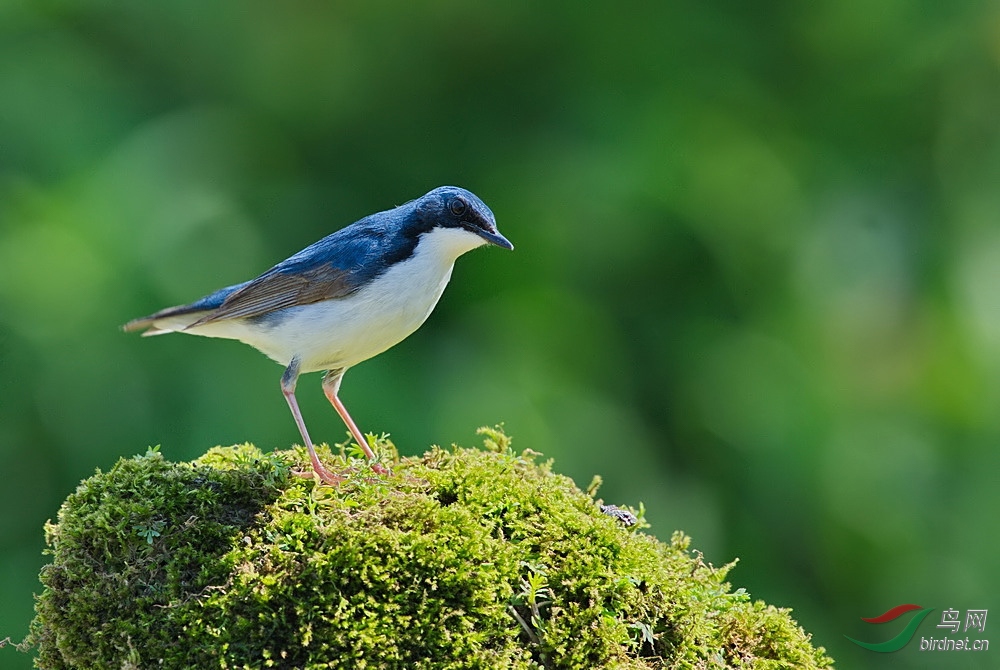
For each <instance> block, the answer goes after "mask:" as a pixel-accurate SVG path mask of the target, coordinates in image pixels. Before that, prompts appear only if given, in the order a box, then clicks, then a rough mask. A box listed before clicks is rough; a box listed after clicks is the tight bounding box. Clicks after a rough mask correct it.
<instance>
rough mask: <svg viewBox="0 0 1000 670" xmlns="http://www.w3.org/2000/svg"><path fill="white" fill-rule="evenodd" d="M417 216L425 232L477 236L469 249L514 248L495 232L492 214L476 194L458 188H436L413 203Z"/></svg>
mask: <svg viewBox="0 0 1000 670" xmlns="http://www.w3.org/2000/svg"><path fill="white" fill-rule="evenodd" d="M415 204H416V206H417V215H418V217H419V219H420V220H421V222H422V224H423V226H425V227H426V230H428V231H430V230H433V229H434V228H446V229H454V230H456V231H465V232H467V233H471V234H472V235H475V236H476V237H478V238H479V239H478V240H475V241H474V242H475V243H474V244H471V245H470V248H474V247H476V246H480V245H482V244H493V245H496V246H498V247H502V248H504V249H513V248H514V245H513V244H511V243H510V242H509V241H508V240H507V238H506V237H504V236H503V235H501V234H500V231H499V230H497V222H496V219H495V218H494V217H493V212H491V211H490V208H489V207H487V206H486V203H484V202H483V201H482V200H480V199H479V198H478V197H476V195H475V194H474V193H472V192H470V191H467V190H465V189H464V188H459V187H458V186H439V187H438V188H436V189H434V190H433V191H430V192H429V193H427V194H426V195H424V196H421V197H420V198H418V199H417V200H416V202H415Z"/></svg>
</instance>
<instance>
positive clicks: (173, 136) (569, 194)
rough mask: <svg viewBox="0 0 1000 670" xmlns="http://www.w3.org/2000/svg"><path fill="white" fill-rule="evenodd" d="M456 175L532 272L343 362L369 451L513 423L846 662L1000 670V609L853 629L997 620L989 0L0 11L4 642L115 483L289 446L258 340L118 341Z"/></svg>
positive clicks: (999, 467)
mask: <svg viewBox="0 0 1000 670" xmlns="http://www.w3.org/2000/svg"><path fill="white" fill-rule="evenodd" d="M441 184H457V185H461V186H464V187H467V188H469V189H471V190H473V191H474V192H476V193H477V194H478V195H479V196H481V197H482V198H483V199H484V200H485V201H486V202H487V203H488V204H489V205H490V206H491V207H492V209H493V210H494V212H495V213H496V216H497V220H498V222H499V225H500V229H501V231H503V232H504V233H505V234H506V235H507V236H508V237H509V238H510V239H511V240H512V241H513V242H514V244H515V245H516V250H515V251H514V252H513V253H506V252H501V251H499V250H496V249H491V250H488V251H478V252H476V253H473V254H470V255H468V256H466V257H463V258H462V259H460V260H459V262H458V264H457V266H456V270H455V275H454V278H453V282H452V285H451V286H450V287H449V289H448V290H447V291H446V293H445V296H444V298H443V300H442V302H441V304H440V306H439V307H438V309H437V311H436V312H435V313H434V315H433V316H432V317H431V319H430V320H429V321H428V323H427V324H426V325H425V326H424V327H423V328H422V329H421V330H420V331H418V332H417V333H416V334H415V335H413V336H412V337H411V338H409V339H408V340H407V341H406V342H404V343H403V344H401V345H399V346H398V347H396V348H395V349H393V350H391V351H390V352H388V353H386V354H384V355H382V356H380V357H378V358H377V359H374V360H372V361H369V362H367V363H364V364H362V365H360V366H358V367H357V368H355V369H352V370H351V371H350V372H349V373H348V374H347V376H346V378H345V383H344V387H343V394H342V397H343V398H344V399H345V402H346V403H347V405H348V407H350V408H351V411H352V413H353V415H354V417H355V419H356V420H357V421H358V423H359V424H360V425H361V427H362V429H363V430H365V431H372V432H383V431H384V432H389V433H391V434H392V436H393V438H394V439H395V441H396V442H397V444H398V445H399V447H400V449H401V450H402V451H403V453H406V454H414V453H419V452H421V451H422V450H423V449H424V448H425V447H426V446H427V445H428V444H430V443H440V444H450V443H452V442H458V443H461V444H464V445H474V444H477V443H478V442H479V440H478V438H476V437H475V435H474V429H475V428H476V427H477V426H479V425H483V424H493V423H496V422H500V421H503V422H505V424H506V428H507V430H508V432H510V433H511V434H512V435H513V436H514V438H515V447H518V448H525V447H530V448H532V449H536V450H538V451H541V452H544V453H545V454H546V455H549V456H552V457H554V458H555V459H556V469H557V470H558V471H561V472H564V473H566V474H569V475H571V476H573V477H574V478H575V479H576V481H577V482H578V483H579V484H580V485H582V486H586V485H587V484H588V483H589V481H590V479H591V476H592V475H593V474H594V473H600V474H602V475H603V476H604V481H605V484H604V487H603V488H602V490H601V493H602V495H603V497H604V498H605V499H606V500H608V501H609V502H614V503H619V504H622V503H631V504H637V503H638V502H639V501H643V502H644V503H645V504H646V507H647V510H648V518H649V520H650V521H651V522H652V524H653V527H652V529H651V532H653V533H655V534H657V535H658V536H659V537H661V538H667V537H668V536H669V534H670V532H671V531H672V530H674V529H675V528H680V529H683V530H685V531H686V532H688V533H689V534H691V535H692V536H693V537H694V543H695V546H697V547H698V548H700V549H701V550H703V551H704V553H705V555H706V557H707V559H708V560H710V561H711V562H713V563H715V564H723V563H726V562H728V561H730V560H732V559H733V558H734V557H739V558H740V563H739V565H738V567H737V568H736V569H735V571H734V572H733V573H732V574H731V578H732V581H733V582H734V583H735V584H736V585H737V586H743V587H746V588H747V589H748V590H749V591H750V592H751V593H752V594H753V596H754V597H757V598H762V599H764V600H767V601H768V602H770V603H773V604H776V605H781V606H787V607H792V608H794V610H795V615H796V617H797V618H798V619H799V621H800V622H801V623H802V625H803V626H804V627H805V628H806V629H807V630H809V631H811V632H813V633H814V635H815V638H814V639H815V642H816V643H817V644H820V645H824V646H826V647H827V649H828V650H829V651H830V652H831V653H832V654H833V655H834V657H835V658H837V659H838V663H839V667H843V668H883V667H890V666H891V667H913V668H918V667H919V668H924V667H928V668H929V667H936V668H942V667H944V668H950V667H984V668H985V667H997V665H998V664H1000V661H998V660H997V659H1000V634H996V633H995V632H994V631H996V630H1000V628H998V626H1000V619H998V622H993V623H991V622H990V621H988V622H987V628H986V631H985V635H984V637H986V638H990V637H991V634H992V636H993V638H994V639H993V640H992V641H994V642H995V644H996V647H997V649H996V650H991V651H990V652H985V653H980V654H978V655H976V654H966V655H962V654H955V653H951V654H943V653H940V652H939V653H937V654H929V653H921V652H919V651H918V650H917V649H916V646H917V644H916V643H913V644H911V646H910V647H907V648H906V649H904V650H902V651H900V652H898V653H896V654H890V655H879V654H875V653H872V652H868V651H865V650H862V649H860V648H858V647H855V646H853V645H852V644H850V643H849V642H847V641H846V640H845V639H844V637H843V635H844V634H845V633H846V634H849V635H852V636H854V637H858V638H861V639H865V640H871V641H876V642H877V641H882V640H885V639H888V638H889V637H891V636H892V635H894V634H895V632H896V631H897V630H899V628H901V626H899V625H898V622H897V624H896V625H895V626H896V627H895V628H893V630H883V629H882V628H879V627H877V626H868V625H866V624H863V623H862V622H861V621H860V619H859V617H862V616H865V617H872V616H876V615H877V614H881V613H882V612H884V611H885V610H887V609H889V608H890V607H891V606H894V605H898V604H900V603H910V602H912V603H917V604H920V605H923V606H925V607H935V608H938V609H946V608H948V607H951V608H955V609H959V610H961V611H962V612H963V615H964V611H965V610H967V609H983V608H989V607H991V606H993V607H994V608H1000V602H998V598H997V594H998V593H1000V577H998V573H997V570H996V565H997V556H998V553H1000V533H998V528H997V524H998V521H997V519H998V516H1000V514H998V513H1000V450H998V448H997V447H998V439H1000V220H998V219H1000V5H998V4H997V3H996V2H972V1H964V0H958V1H956V2H950V3H944V2H942V3H929V2H921V3H915V2H902V1H900V0H886V1H881V2H861V1H859V0H822V1H820V2H816V3H783V2H762V3H731V2H720V1H719V0H707V1H706V0H700V1H697V2H695V1H693V0H684V1H680V2H673V3H658V4H649V5H646V6H642V7H638V6H632V7H625V6H623V5H621V4H619V3H615V4H611V3H606V4H604V3H595V4H591V5H585V4H583V3H578V2H554V3H492V4H487V3H482V4H480V3H464V2H431V3H409V2H389V1H376V2H366V3H363V2H349V3H321V2H306V1H294V2H283V3H273V2H246V1H245V2H218V3H202V2H172V3H153V2H147V3H118V2H111V1H106V2H90V3H80V2H72V1H70V0H62V1H61V0H51V1H48V2H30V1H18V0H13V1H8V2H4V3H2V4H0V462H2V463H3V466H4V470H5V474H4V475H3V478H2V484H0V509H2V510H4V513H3V515H2V517H0V638H2V637H4V636H7V635H10V636H11V637H12V638H14V639H15V640H18V639H21V637H23V635H24V634H25V633H26V632H27V627H28V622H29V621H30V619H31V616H32V607H33V602H32V593H33V592H37V591H38V590H39V584H38V582H37V573H38V570H39V568H40V567H41V566H42V564H43V562H44V559H43V557H42V555H41V550H42V548H43V534H42V525H43V523H44V522H45V520H46V519H48V518H51V517H53V516H54V514H55V512H56V510H57V509H58V505H59V503H60V502H61V501H62V499H63V498H64V497H65V496H66V495H67V494H68V493H70V492H71V491H72V490H73V489H74V487H75V485H76V483H77V482H78V481H79V480H80V479H81V478H84V477H87V476H89V475H90V474H92V473H93V472H94V469H95V468H101V469H107V468H109V467H110V466H111V465H112V464H113V463H114V462H115V461H116V460H117V459H118V458H120V457H123V456H125V457H127V456H131V455H133V454H136V453H141V452H144V451H145V449H146V447H147V445H155V444H159V445H162V447H161V449H162V452H163V453H164V455H165V456H166V457H167V458H170V459H173V460H182V459H191V458H194V457H196V456H198V455H199V454H201V453H202V452H204V451H205V450H206V449H207V448H208V447H210V446H213V445H215V444H219V443H221V444H230V443H234V442H242V441H245V440H250V441H254V442H256V443H257V444H258V445H260V446H261V447H262V448H264V449H272V448H284V447H287V446H288V445H289V444H291V443H292V442H294V441H297V440H298V433H297V431H296V429H295V426H294V424H293V422H292V419H291V417H290V415H289V413H288V408H287V406H286V405H285V402H284V400H283V399H282V397H281V394H280V392H279V388H278V379H279V377H280V374H281V368H280V367H279V366H277V365H275V364H274V363H272V362H271V361H269V360H267V359H266V358H265V357H264V356H262V355H261V354H259V353H256V352H254V351H253V350H251V349H250V348H248V347H246V346H244V345H241V344H238V343H233V342H225V341H218V340H201V339H195V338H190V337H181V336H169V337H162V338H155V339H151V340H149V339H147V340H143V339H141V338H139V337H136V336H128V335H125V334H123V333H122V332H120V330H119V328H118V327H119V325H120V324H122V323H124V322H125V321H126V320H128V319H130V318H132V317H136V316H140V315H143V314H147V313H149V312H151V311H153V310H155V309H158V308H161V307H164V306H167V305H172V304H177V303H183V302H188V301H190V300H192V299H195V298H198V297H200V296H202V295H204V294H205V293H207V292H209V291H211V290H213V289H215V288H217V287H220V286H223V285H228V284H232V283H235V282H238V281H242V280H244V279H248V278H250V277H253V276H255V275H256V274H258V273H260V272H262V271H263V270H265V269H267V268H268V267H269V266H270V265H271V264H273V263H275V262H277V261H279V260H281V259H283V258H285V257H286V256H288V255H289V254H291V253H293V252H295V251H297V250H298V249H300V248H302V247H303V246H305V245H306V244H309V243H311V242H313V241H314V240H316V239H318V238H320V237H322V236H324V235H326V234H328V233H330V232H332V231H333V230H335V229H337V228H340V227H342V226H343V225H346V224H347V223H350V222H351V221H354V220H355V219H357V218H359V217H361V216H363V215H365V214H368V213H371V212H373V211H377V210H381V209H387V208H389V207H391V206H394V205H396V204H399V203H401V202H403V201H406V200H409V199H411V198H413V197H416V196H418V195H421V194H422V193H424V192H425V191H427V190H429V189H430V188H433V187H435V186H438V185H441ZM319 381H320V378H319V375H315V376H308V377H304V378H303V379H302V380H301V381H300V384H299V394H298V395H299V399H300V403H301V404H302V408H303V412H304V414H305V417H306V420H307V422H308V425H309V427H310V430H311V432H312V434H313V435H314V437H315V438H316V439H318V440H321V441H334V440H341V439H343V438H344V437H345V429H344V427H343V425H342V424H341V423H340V420H339V419H338V417H337V415H336V413H335V412H334V411H333V410H332V408H330V407H329V405H328V404H327V402H326V400H325V399H324V398H323V395H322V393H321V391H320V388H319ZM994 616H996V617H1000V609H996V614H995V615H994ZM939 621H940V617H939V616H938V614H932V615H931V616H930V617H929V618H928V619H927V621H926V622H925V623H924V625H923V627H922V628H921V633H922V634H924V635H932V634H938V633H940V631H937V630H936V629H935V628H934V624H935V623H937V622H939ZM893 625H894V624H887V625H886V627H885V628H890V627H892V626H893ZM964 635H965V634H963V635H962V637H964ZM29 665H30V659H28V658H26V657H24V656H23V655H21V654H17V653H16V652H14V651H13V650H11V649H9V648H8V649H3V650H0V666H2V667H4V668H8V667H9V668H19V667H28V666H29Z"/></svg>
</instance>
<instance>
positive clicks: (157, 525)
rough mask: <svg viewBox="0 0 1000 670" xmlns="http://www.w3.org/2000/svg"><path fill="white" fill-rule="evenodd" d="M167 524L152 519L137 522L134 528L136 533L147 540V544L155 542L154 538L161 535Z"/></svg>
mask: <svg viewBox="0 0 1000 670" xmlns="http://www.w3.org/2000/svg"><path fill="white" fill-rule="evenodd" d="M166 526H167V524H166V523H165V522H163V521H151V522H149V523H148V524H146V523H137V524H136V525H134V526H132V530H134V531H135V533H136V535H138V536H139V537H141V538H144V539H145V540H146V543H147V544H153V538H155V537H159V536H160V532H161V531H162V530H163V529H164V528H166Z"/></svg>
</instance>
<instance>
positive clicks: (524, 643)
mask: <svg viewBox="0 0 1000 670" xmlns="http://www.w3.org/2000/svg"><path fill="white" fill-rule="evenodd" d="M482 432H483V433H484V434H485V436H486V437H485V440H486V448H487V449H486V450H485V451H482V450H470V449H461V448H456V449H454V450H443V449H439V448H433V449H431V450H430V451H429V452H427V453H426V454H424V455H423V456H422V457H420V458H412V459H411V458H406V459H398V458H396V464H395V466H394V467H393V474H392V475H389V476H387V477H374V476H372V475H371V473H370V471H368V470H366V469H365V468H364V467H359V466H362V464H361V463H360V462H358V461H355V460H353V459H351V458H349V457H347V456H345V454H344V452H343V450H341V453H340V454H339V455H336V456H334V455H332V454H331V453H330V452H329V450H326V449H324V450H322V451H321V453H324V458H325V459H326V460H327V462H328V463H337V462H338V461H339V465H340V468H341V469H347V468H348V467H353V468H354V469H353V474H352V475H351V476H350V478H349V479H348V481H347V482H345V483H344V484H342V485H341V486H340V487H338V488H331V487H328V486H325V485H320V484H317V483H316V482H314V481H312V480H306V479H301V478H298V477H292V476H289V470H290V468H291V467H292V466H296V465H302V464H303V463H304V462H305V461H304V454H303V452H302V450H301V449H297V450H294V451H287V452H278V453H276V454H271V455H265V454H262V453H261V452H260V451H258V450H257V449H256V448H255V447H253V446H251V445H240V446H234V447H225V448H222V447H216V448H214V449H212V450H210V451H209V452H208V453H207V454H205V455H204V456H203V457H201V458H199V459H198V460H196V461H194V462H192V463H170V462H168V461H166V460H165V459H164V458H163V457H162V456H160V454H159V453H157V452H155V451H150V452H147V454H146V455H144V456H140V457H136V458H133V459H130V460H122V461H120V462H119V463H118V464H116V465H115V466H114V467H113V468H112V469H111V470H110V471H109V472H107V473H100V472H98V473H97V474H96V475H95V476H93V477H91V478H90V479H87V480H86V481H84V482H83V483H81V484H80V486H79V488H78V489H77V491H76V492H75V493H73V494H72V495H70V496H69V498H67V500H66V502H65V503H64V504H63V506H62V508H61V510H60V511H59V517H58V521H57V523H54V524H49V525H48V526H47V529H46V530H47V538H48V544H49V550H48V551H49V553H50V554H51V556H52V563H51V564H50V565H48V566H46V567H45V568H44V569H43V571H42V575H41V580H42V583H43V584H44V587H45V588H44V591H43V593H42V595H41V596H40V597H39V598H38V603H37V608H36V609H37V616H36V618H35V621H34V622H33V625H32V632H31V634H30V635H29V638H28V640H27V642H28V643H29V644H31V645H33V646H35V647H37V649H38V657H37V664H38V666H39V667H41V668H53V669H55V668H94V667H100V668H225V669H230V668H271V667H273V668H455V669H457V668H706V669H707V668H728V667H741V668H742V667H746V668H751V667H752V668H775V669H777V668H826V667H830V665H831V664H832V661H831V659H830V658H829V657H827V655H826V654H825V652H824V650H823V649H822V648H816V647H813V646H812V644H811V643H810V639H809V636H808V635H807V634H806V633H805V632H803V631H802V629H801V628H800V627H799V626H798V625H797V624H796V623H795V621H793V620H792V619H791V617H790V616H789V611H788V610H783V609H778V608H775V607H771V606H768V605H765V604H763V603H761V602H752V601H751V600H750V599H749V597H748V596H747V595H746V594H745V593H744V592H743V591H742V589H741V590H738V591H735V592H733V591H731V589H730V586H729V584H728V583H726V581H725V578H726V572H727V570H728V566H727V567H724V568H714V567H712V566H711V565H709V564H707V563H705V562H704V561H703V560H702V558H701V556H700V554H698V553H697V552H692V551H690V550H689V540H688V538H687V537H686V536H684V535H683V534H682V533H679V532H677V533H675V534H674V535H673V537H672V538H671V540H670V542H669V543H666V544H664V543H663V542H660V541H658V540H657V539H655V538H654V537H652V536H650V535H646V534H644V533H642V532H639V531H638V530H637V528H638V527H641V526H642V525H643V524H640V525H639V526H637V527H636V528H624V527H623V526H622V524H621V523H619V522H618V521H616V519H615V518H614V517H611V516H608V515H606V514H602V513H601V511H600V509H599V507H598V504H597V501H595V500H594V499H593V498H592V497H591V496H590V495H588V494H586V493H584V492H582V491H580V490H579V489H578V488H577V487H576V486H575V485H574V483H573V482H572V481H571V480H570V479H568V478H566V477H562V476H560V475H557V474H554V473H553V472H552V470H551V462H543V463H539V462H538V461H537V458H536V457H537V456H538V454H535V453H534V452H531V451H530V450H529V451H524V452H522V453H515V452H514V451H513V450H512V449H511V447H510V439H509V438H508V437H507V436H506V435H504V434H503V433H502V431H500V430H499V429H488V430H484V431H482ZM379 449H380V450H381V451H382V452H383V453H386V452H391V454H392V455H393V456H394V449H393V447H392V445H391V443H389V442H388V440H386V439H385V438H382V439H381V440H380V442H379ZM630 513H631V512H630ZM639 518H640V519H641V514H640V515H639Z"/></svg>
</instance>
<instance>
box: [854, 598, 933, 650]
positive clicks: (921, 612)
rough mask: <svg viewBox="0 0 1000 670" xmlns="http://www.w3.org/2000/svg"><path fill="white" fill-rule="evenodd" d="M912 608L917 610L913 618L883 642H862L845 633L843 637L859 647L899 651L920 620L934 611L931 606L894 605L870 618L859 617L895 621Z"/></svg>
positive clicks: (872, 621)
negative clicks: (894, 635) (897, 632)
mask: <svg viewBox="0 0 1000 670" xmlns="http://www.w3.org/2000/svg"><path fill="white" fill-rule="evenodd" d="M914 610H918V611H917V613H916V614H914V615H913V618H912V619H910V623H908V624H906V627H905V628H904V629H903V630H901V631H899V634H898V635H896V637H894V638H892V639H890V640H886V641H885V642H862V641H861V640H855V639H854V638H853V637H850V636H849V635H845V636H844V637H846V638H847V639H848V640H850V641H851V642H853V643H854V644H856V645H858V646H859V647H864V648H865V649H869V650H871V651H880V652H885V653H887V652H890V651H899V650H900V649H902V648H903V647H905V646H906V645H907V644H908V643H909V641H910V640H912V639H913V636H914V635H915V634H916V632H917V628H918V627H919V626H920V622H921V621H923V620H924V618H925V617H926V616H927V615H928V614H930V613H931V612H933V611H934V608H933V607H921V606H920V605H896V606H895V607H893V608H892V609H891V610H889V611H888V612H886V613H885V614H882V615H881V616H877V617H872V618H871V619H866V618H864V617H861V620H862V621H864V622H865V623H875V624H879V623H888V622H889V621H895V620H896V619H898V618H899V617H901V616H903V615H904V614H906V613H907V612H912V611H914Z"/></svg>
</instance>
